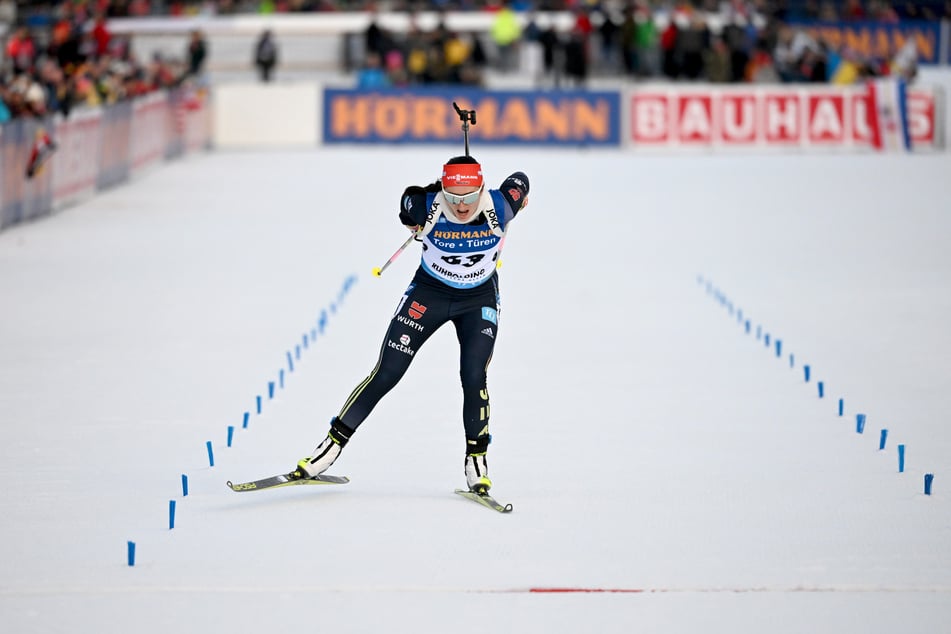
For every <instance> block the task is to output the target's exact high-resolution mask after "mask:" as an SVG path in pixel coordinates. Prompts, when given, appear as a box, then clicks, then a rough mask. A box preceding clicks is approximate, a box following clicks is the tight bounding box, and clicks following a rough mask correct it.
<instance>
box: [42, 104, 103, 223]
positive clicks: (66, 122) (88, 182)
mask: <svg viewBox="0 0 951 634" xmlns="http://www.w3.org/2000/svg"><path fill="white" fill-rule="evenodd" d="M101 121H102V110H100V109H98V108H95V109H93V108H84V109H77V110H74V111H73V112H70V113H69V118H68V119H66V118H63V116H62V115H58V116H57V117H56V123H55V125H54V129H55V133H54V135H53V138H54V140H55V141H56V143H57V145H58V146H59V149H57V151H56V154H54V155H53V158H52V159H51V160H50V171H51V172H52V173H53V206H54V207H55V206H58V205H61V204H65V203H67V202H72V201H76V200H80V199H82V198H85V197H88V196H91V195H92V194H93V192H95V191H96V173H97V172H98V170H99V164H98V162H97V161H96V160H92V159H91V157H97V156H99V128H100V125H101Z"/></svg>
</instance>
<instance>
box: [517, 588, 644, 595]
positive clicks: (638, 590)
mask: <svg viewBox="0 0 951 634" xmlns="http://www.w3.org/2000/svg"><path fill="white" fill-rule="evenodd" d="M528 591H529V592H543V593H548V594H567V593H572V592H574V593H583V592H614V593H625V594H638V593H642V592H647V590H644V589H642V588H529V589H528Z"/></svg>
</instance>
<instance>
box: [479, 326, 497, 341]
mask: <svg viewBox="0 0 951 634" xmlns="http://www.w3.org/2000/svg"><path fill="white" fill-rule="evenodd" d="M482 334H483V335H489V336H490V337H492V338H493V339H495V333H494V332H492V328H486V329H485V330H483V331H482Z"/></svg>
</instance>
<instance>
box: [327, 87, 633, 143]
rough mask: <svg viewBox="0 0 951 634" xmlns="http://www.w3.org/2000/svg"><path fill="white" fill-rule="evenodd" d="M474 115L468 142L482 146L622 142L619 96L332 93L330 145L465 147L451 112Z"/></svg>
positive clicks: (442, 91)
mask: <svg viewBox="0 0 951 634" xmlns="http://www.w3.org/2000/svg"><path fill="white" fill-rule="evenodd" d="M453 102H455V103H457V104H458V105H459V107H460V108H462V109H464V110H473V109H474V110H475V111H476V113H477V119H476V123H475V125H473V126H471V128H470V130H469V138H470V139H471V140H473V141H477V142H479V143H480V144H482V145H488V144H492V145H529V144H530V145H584V146H607V147H616V146H619V145H620V143H621V132H620V125H619V123H620V105H621V104H620V94H619V93H617V92H614V91H605V92H601V91H568V90H566V91H548V92H538V91H493V92H486V91H481V90H472V89H458V90H452V89H423V88H421V89H409V90H401V89H393V90H385V91H379V92H366V91H361V90H344V89H331V88H328V89H325V90H324V102H323V108H322V114H323V141H324V143H364V144H372V143H414V144H426V143H458V142H459V140H460V134H461V133H460V125H461V122H460V120H459V117H458V115H457V114H456V112H455V110H454V109H453V107H452V104H453Z"/></svg>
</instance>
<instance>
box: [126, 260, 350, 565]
mask: <svg viewBox="0 0 951 634" xmlns="http://www.w3.org/2000/svg"><path fill="white" fill-rule="evenodd" d="M356 282H357V277H356V276H355V275H351V276H350V277H348V278H347V279H346V280H344V283H343V286H342V287H341V289H340V292H339V293H338V294H337V298H336V300H335V301H334V302H332V303H331V304H330V306H329V307H328V308H325V309H323V310H321V311H320V316H319V317H318V318H317V321H316V322H315V323H314V325H313V326H312V327H311V328H310V330H309V331H308V332H305V333H304V334H302V335H301V339H300V342H299V343H296V344H295V345H294V349H293V351H291V350H288V351H287V352H286V354H285V359H286V362H287V364H286V367H282V368H281V369H280V370H278V373H277V378H276V380H271V381H268V383H267V392H266V394H267V396H265V395H264V394H258V395H256V396H255V397H254V407H253V408H252V409H249V410H247V411H245V412H244V413H243V415H242V417H241V429H247V428H248V425H249V424H250V422H251V417H252V416H253V415H254V416H260V415H261V413H262V411H263V408H264V402H265V400H271V399H273V398H274V395H275V394H276V391H277V390H283V389H284V383H285V377H286V376H287V375H288V374H290V373H292V372H294V366H295V362H299V361H300V360H301V355H302V354H303V353H304V352H306V351H307V350H309V349H310V344H312V343H314V342H315V341H316V340H317V337H318V336H320V335H323V334H324V330H325V329H326V328H327V325H328V323H329V321H330V319H331V317H333V316H334V315H335V314H336V312H337V309H338V307H339V306H340V304H341V303H343V300H344V299H345V298H346V296H347V294H348V293H349V292H350V290H351V289H352V288H353V285H354V284H356ZM235 429H236V426H235V425H228V428H227V441H226V442H227V446H228V447H231V445H232V443H233V442H234V436H235ZM205 450H206V451H207V453H208V466H209V467H214V466H215V452H214V444H213V443H212V441H210V440H209V441H206V442H205ZM187 495H188V475H186V474H184V473H183V474H182V497H185V496H187ZM176 506H177V503H176V500H169V501H168V528H169V530H172V529H173V528H175V510H176ZM127 547H128V551H127V560H128V564H129V565H130V566H134V565H135V542H134V541H129V542H128V543H127Z"/></svg>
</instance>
